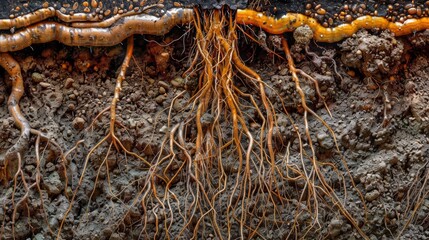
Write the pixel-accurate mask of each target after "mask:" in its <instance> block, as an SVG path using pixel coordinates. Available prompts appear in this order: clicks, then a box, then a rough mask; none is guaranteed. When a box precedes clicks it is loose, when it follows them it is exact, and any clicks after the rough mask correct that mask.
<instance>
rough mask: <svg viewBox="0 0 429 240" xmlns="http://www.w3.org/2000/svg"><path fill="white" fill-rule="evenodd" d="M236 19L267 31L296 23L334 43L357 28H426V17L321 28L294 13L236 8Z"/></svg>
mask: <svg viewBox="0 0 429 240" xmlns="http://www.w3.org/2000/svg"><path fill="white" fill-rule="evenodd" d="M236 20H237V23H239V24H244V25H246V24H249V25H254V26H257V27H260V28H262V29H263V30H265V31H267V32H269V33H271V34H282V33H285V32H292V31H294V30H295V29H296V28H298V27H300V26H304V25H308V26H309V27H310V28H311V29H312V31H313V33H314V39H315V40H316V41H319V42H338V41H340V40H342V39H344V38H346V37H350V36H351V35H353V34H354V33H356V32H357V31H358V30H359V29H372V28H378V29H388V30H390V31H391V32H392V33H393V34H395V36H402V35H407V34H410V33H413V32H417V31H421V30H425V29H429V17H424V18H419V19H407V20H405V21H404V22H403V23H401V22H390V21H388V20H387V19H386V18H384V17H375V16H362V17H359V18H357V19H355V20H353V21H352V22H350V23H344V24H341V25H338V26H336V27H332V28H330V27H323V26H322V25H321V24H320V23H319V22H317V21H316V19H314V18H311V17H307V16H305V15H303V14H298V13H287V14H285V15H283V16H282V17H281V18H278V19H277V18H274V17H269V16H266V15H264V14H262V13H259V12H256V11H253V10H238V12H237V15H236Z"/></svg>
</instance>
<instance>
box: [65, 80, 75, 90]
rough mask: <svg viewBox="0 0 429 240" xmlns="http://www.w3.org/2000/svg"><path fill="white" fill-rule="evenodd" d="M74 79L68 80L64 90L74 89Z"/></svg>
mask: <svg viewBox="0 0 429 240" xmlns="http://www.w3.org/2000/svg"><path fill="white" fill-rule="evenodd" d="M73 83H74V79H73V78H67V79H66V82H65V83H64V88H65V89H69V88H71V87H73Z"/></svg>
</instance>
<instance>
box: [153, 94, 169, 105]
mask: <svg viewBox="0 0 429 240" xmlns="http://www.w3.org/2000/svg"><path fill="white" fill-rule="evenodd" d="M166 99H167V97H166V96H165V95H164V94H161V95H158V97H156V98H155V102H157V103H158V104H162V103H163V102H164V101H165V100H166Z"/></svg>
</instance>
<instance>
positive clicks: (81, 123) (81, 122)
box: [73, 117, 85, 131]
mask: <svg viewBox="0 0 429 240" xmlns="http://www.w3.org/2000/svg"><path fill="white" fill-rule="evenodd" d="M84 127H85V119H83V118H81V117H77V118H75V119H74V120H73V128H74V129H76V130H79V131H80V130H82V129H83V128H84Z"/></svg>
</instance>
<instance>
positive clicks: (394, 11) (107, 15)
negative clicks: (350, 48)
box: [0, 0, 429, 52]
mask: <svg viewBox="0 0 429 240" xmlns="http://www.w3.org/2000/svg"><path fill="white" fill-rule="evenodd" d="M4 1H6V2H9V4H10V6H11V8H10V9H0V52H10V51H17V50H20V49H23V48H25V47H28V46H31V45H32V44H36V43H46V42H50V41H55V40H56V41H59V42H61V43H64V44H66V45H71V46H108V45H115V44H118V43H119V42H121V41H123V40H124V39H125V38H127V37H129V36H131V35H133V34H150V35H164V34H166V33H167V32H168V31H170V29H171V28H173V27H174V26H176V25H180V24H185V23H190V22H192V18H193V9H192V7H194V6H198V7H201V8H204V9H207V8H219V7H221V6H222V5H227V6H229V7H230V8H232V9H238V10H237V13H236V21H237V23H239V24H243V25H254V26H257V27H260V28H262V29H263V30H265V31H267V32H269V33H272V34H282V33H285V32H291V31H294V30H295V29H296V28H297V27H299V26H303V25H308V26H310V28H311V29H312V30H313V32H314V39H315V40H316V41H321V42H337V41H340V40H342V39H344V38H346V37H349V36H351V35H352V34H354V33H356V32H357V31H358V30H359V29H371V28H378V29H388V30H390V31H391V32H393V33H394V34H395V35H396V36H400V35H406V34H410V33H413V32H416V31H421V30H424V29H429V1H426V0H414V1H408V2H407V1H402V0H391V1H366V0H353V1H352V0H299V1H298V0H295V1H291V2H289V1H288V2H286V3H285V2H284V1H281V0H271V1H269V2H268V1H260V0H202V1H191V0H179V1H172V0H164V1H163V2H162V4H159V1H157V0H142V1H107V0H106V1H101V0H100V1H97V0H91V1H85V0H75V1H66V2H67V3H64V2H65V1H56V0H51V1H46V0H33V1H27V2H25V1H24V3H22V1H19V3H17V1H14V0H4ZM69 2H70V3H69ZM120 2H121V3H120ZM254 9H257V10H258V11H256V10H254ZM7 30H10V32H6V31H7Z"/></svg>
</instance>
